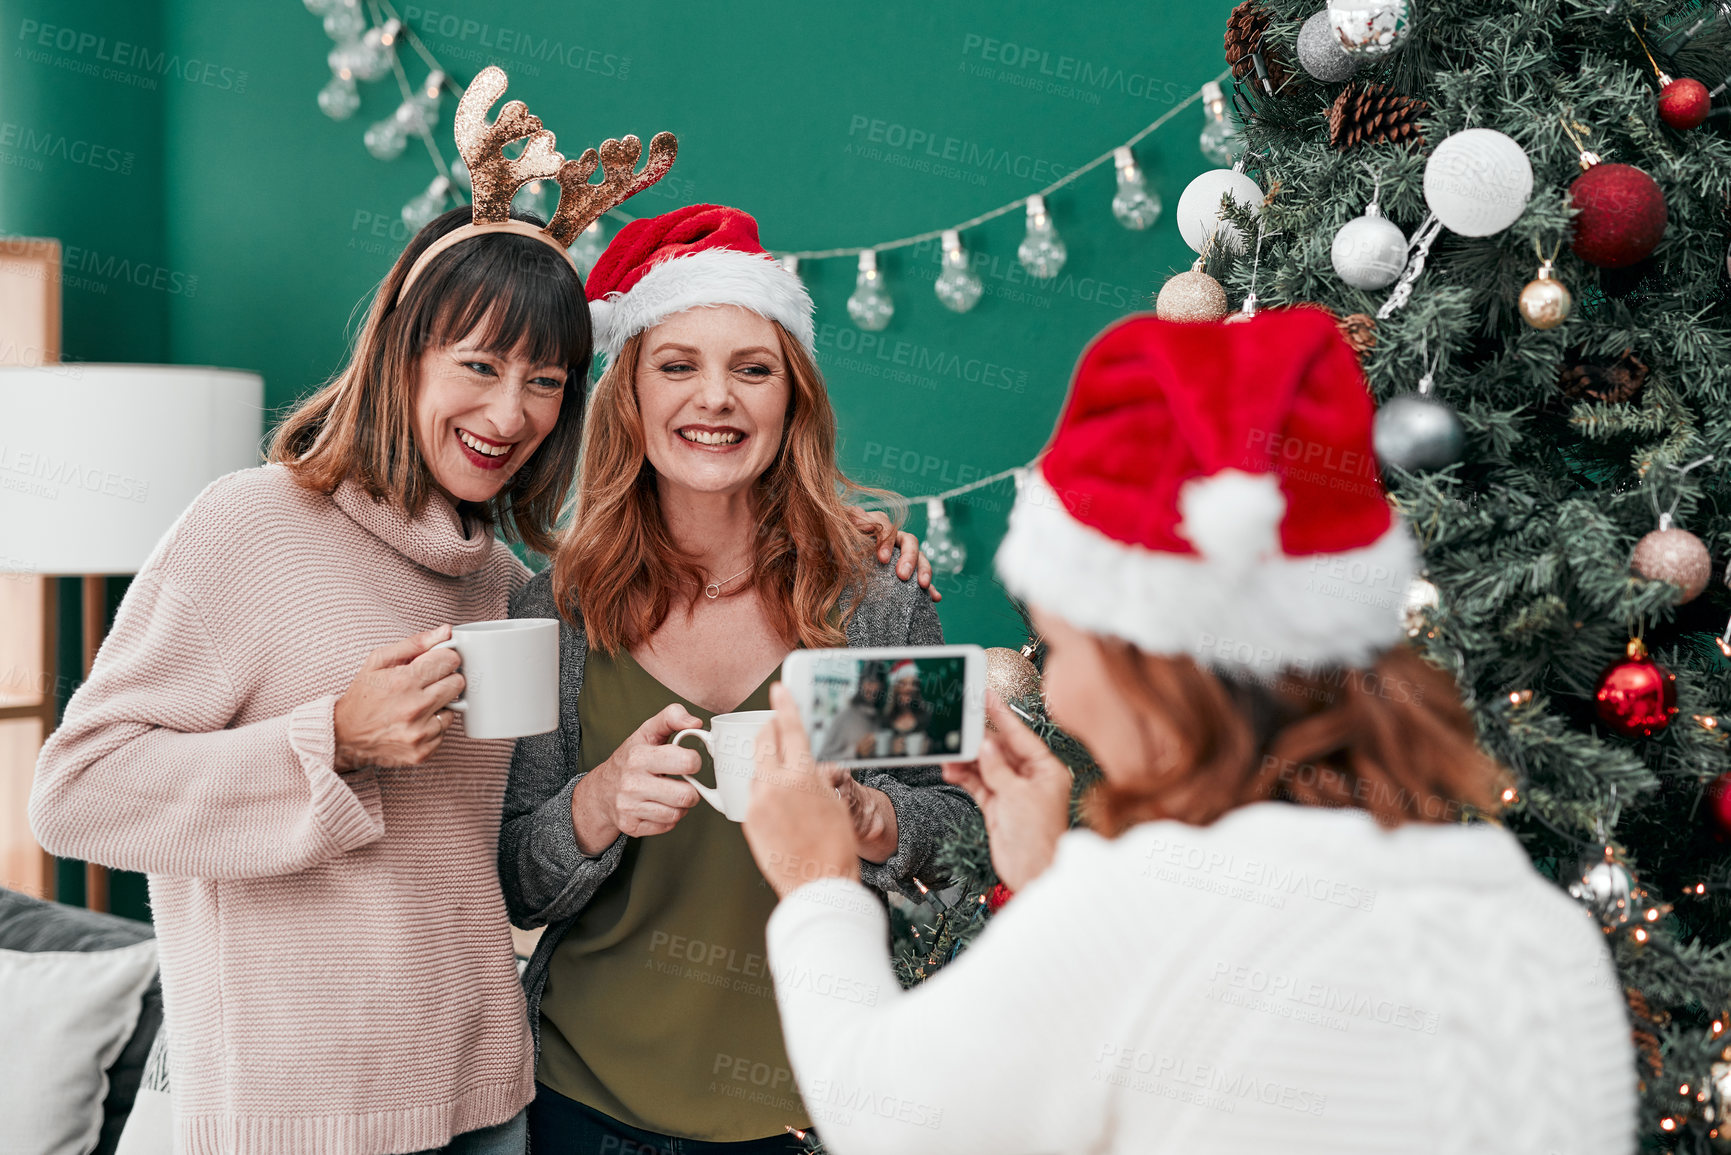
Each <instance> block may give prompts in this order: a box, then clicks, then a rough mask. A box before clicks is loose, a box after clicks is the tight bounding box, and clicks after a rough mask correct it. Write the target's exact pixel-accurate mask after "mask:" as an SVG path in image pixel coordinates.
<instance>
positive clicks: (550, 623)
mask: <svg viewBox="0 0 1731 1155" xmlns="http://www.w3.org/2000/svg"><path fill="white" fill-rule="evenodd" d="M433 648H434V649H435V650H442V649H446V648H449V649H453V650H456V651H457V654H458V656H459V657H461V658H462V659H463V666H462V670H463V682H464V689H463V696H462V697H461V698H458V699H457V700H456V701H455V702H452V703H451V709H453V710H456V711H458V712H460V713H461V714H462V715H463V733H465V734H467V735H468V736H469V737H471V738H522V737H525V736H527V735H529V734H545V733H547V732H548V731H549V730H557V729H558V728H559V619H558V618H507V619H505V620H502V621H496V622H470V623H469V624H467V625H462V626H454V627H452V629H451V640H450V641H448V642H440V643H439V644H438V645H436V646H434V647H433Z"/></svg>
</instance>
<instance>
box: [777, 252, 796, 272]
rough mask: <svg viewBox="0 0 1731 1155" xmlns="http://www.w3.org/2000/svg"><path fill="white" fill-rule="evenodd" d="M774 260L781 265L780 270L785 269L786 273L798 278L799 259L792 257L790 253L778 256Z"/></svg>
mask: <svg viewBox="0 0 1731 1155" xmlns="http://www.w3.org/2000/svg"><path fill="white" fill-rule="evenodd" d="M775 259H776V261H777V262H778V263H779V264H780V265H781V267H782V268H784V269H786V270H787V271H788V272H790V273H792V274H793V275H794V276H796V277H797V276H799V258H798V257H796V256H794V255H793V254H792V253H786V254H784V255H782V256H779V257H777V258H775Z"/></svg>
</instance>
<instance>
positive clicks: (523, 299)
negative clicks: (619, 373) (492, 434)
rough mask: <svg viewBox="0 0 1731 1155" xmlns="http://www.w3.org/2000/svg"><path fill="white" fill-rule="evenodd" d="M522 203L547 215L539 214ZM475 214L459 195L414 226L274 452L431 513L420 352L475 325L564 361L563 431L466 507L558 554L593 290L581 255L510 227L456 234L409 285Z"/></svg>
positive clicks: (501, 341)
mask: <svg viewBox="0 0 1731 1155" xmlns="http://www.w3.org/2000/svg"><path fill="white" fill-rule="evenodd" d="M512 216H513V218H514V219H516V220H521V221H526V222H528V223H530V224H535V225H540V224H541V223H542V222H541V221H540V220H539V219H538V218H536V217H535V216H534V215H533V214H530V213H514V214H512ZM471 219H472V214H471V212H470V209H469V208H468V206H463V207H461V208H455V209H452V210H451V211H449V212H447V213H445V214H443V215H441V216H439V217H438V218H436V219H435V220H433V221H432V222H431V223H430V224H428V225H427V226H426V227H425V228H423V229H421V231H420V232H418V233H416V234H415V236H414V238H413V239H412V240H411V241H410V242H409V244H408V246H407V247H406V248H404V249H403V252H402V254H401V255H400V256H398V257H397V261H396V264H394V265H392V266H391V271H390V272H389V273H388V274H386V276H385V279H384V281H383V282H382V283H381V284H380V285H379V287H378V289H377V290H376V291H375V292H374V294H373V302H372V306H371V308H369V309H368V311H367V318H366V322H365V324H364V325H363V326H362V327H361V330H360V333H359V334H358V335H357V337H356V338H355V341H354V346H353V348H352V349H351V351H350V354H349V360H348V364H347V365H345V366H343V368H342V369H341V370H340V371H339V372H338V373H337V374H336V375H335V376H334V377H332V378H331V379H330V381H329V382H327V383H326V384H325V385H324V387H323V388H321V389H319V390H318V392H316V393H314V394H313V395H312V396H310V397H308V398H306V400H304V401H302V402H301V403H300V404H299V405H297V406H296V407H295V409H294V411H293V412H291V413H290V414H289V415H288V417H287V418H285V419H284V421H283V422H282V424H281V425H279V426H278V427H277V430H276V434H275V436H274V437H273V438H272V439H271V446H270V455H269V460H271V461H273V462H280V463H281V464H283V465H286V466H288V468H289V469H290V470H291V471H292V472H293V474H294V476H295V479H296V480H297V481H299V482H300V483H301V484H302V485H305V486H307V487H308V488H311V489H317V490H321V491H323V492H326V493H330V492H333V491H335V490H336V488H337V487H338V486H339V485H341V484H342V483H343V482H344V481H347V480H352V481H354V482H355V483H356V484H358V485H360V486H361V487H362V488H364V489H365V490H366V491H367V493H368V494H369V495H371V496H372V497H373V498H374V499H376V500H384V499H394V500H395V501H396V502H398V503H399V504H400V505H401V506H402V507H403V509H404V510H406V511H407V512H408V514H409V516H410V517H418V516H420V514H421V511H422V510H423V509H424V508H425V507H426V503H427V499H428V498H429V497H430V496H431V495H432V493H433V491H434V489H435V488H436V486H435V482H434V480H433V476H432V472H431V470H429V469H428V467H427V463H426V459H425V457H424V456H423V455H422V453H421V451H420V450H419V449H418V448H417V447H416V445H415V420H414V411H415V398H416V394H417V391H418V386H419V383H420V363H421V355H422V354H423V353H425V352H426V351H427V350H429V349H437V348H442V347H444V346H447V345H451V344H455V343H456V342H458V341H460V340H463V339H465V338H468V339H471V340H474V341H475V342H476V343H477V346H478V347H479V348H482V349H484V350H486V351H487V352H489V353H492V354H494V355H495V356H500V357H505V356H512V355H517V356H522V357H524V358H527V359H528V360H530V361H532V362H534V363H535V364H536V365H563V366H564V367H565V374H566V377H565V381H566V385H565V391H564V398H563V400H562V401H561V403H560V406H559V417H558V420H557V421H556V422H555V423H554V426H553V430H552V432H551V433H549V434H548V435H547V438H546V440H545V441H543V442H542V443H541V444H540V446H539V447H537V448H536V450H535V452H534V454H533V455H532V456H530V458H529V459H528V460H527V461H525V462H523V463H522V465H520V466H519V467H518V468H517V471H516V473H514V474H512V476H511V480H510V482H509V483H507V484H506V486H505V488H504V489H503V490H501V491H500V492H499V494H498V495H497V496H496V497H494V498H493V499H492V500H491V501H488V502H486V503H485V504H474V503H470V502H463V503H460V506H459V508H460V510H461V511H462V513H463V514H464V515H465V518H466V520H468V521H470V522H472V523H476V524H478V525H480V526H482V527H484V528H487V529H491V528H492V527H494V526H495V525H496V526H498V527H499V528H500V530H501V532H502V533H503V535H504V537H505V539H506V540H507V541H520V542H522V543H523V544H525V545H527V546H528V547H529V548H530V549H533V550H535V551H536V552H538V553H543V554H545V553H551V552H552V550H553V545H554V525H555V523H556V521H557V520H558V517H559V513H560V509H561V507H562V505H563V503H564V500H565V495H566V493H567V492H568V491H569V490H570V488H571V479H572V476H573V475H574V474H575V472H576V468H577V450H578V447H579V445H580V443H581V441H582V436H583V385H584V382H585V381H586V380H587V378H588V374H589V360H590V355H591V352H592V350H593V337H592V334H591V331H590V324H589V302H588V300H587V299H586V298H585V297H584V295H583V284H582V282H581V281H580V280H579V279H578V277H577V274H576V272H575V271H574V270H573V269H572V268H571V265H570V263H569V262H568V261H566V260H565V259H564V258H563V257H561V256H560V255H559V254H558V253H556V252H554V251H553V249H552V248H550V247H549V246H548V245H546V244H544V243H542V242H541V241H537V240H535V239H534V238H532V237H522V236H517V235H514V234H511V233H491V234H483V235H481V236H477V237H473V238H471V239H469V240H466V241H464V242H462V243H461V244H458V245H454V246H452V247H451V248H449V249H447V250H445V251H444V252H443V253H440V254H439V255H438V256H436V257H434V258H433V259H432V261H431V262H429V263H428V265H427V267H426V268H424V269H422V270H421V274H420V276H418V277H416V278H415V283H414V284H413V285H410V286H409V290H408V292H406V293H404V292H402V285H403V281H404V280H405V279H406V278H407V277H408V273H409V269H410V267H411V266H413V265H414V263H415V260H416V258H418V257H419V256H420V255H421V253H423V252H425V251H426V249H427V246H429V245H431V244H432V243H433V242H434V241H436V240H438V239H439V238H440V237H442V236H444V235H445V234H446V233H448V232H450V231H451V230H452V229H455V228H457V227H459V226H461V225H464V224H468V223H469V221H470V220H471ZM399 295H400V296H401V297H402V300H401V301H399V300H398V299H397V298H398V296H399Z"/></svg>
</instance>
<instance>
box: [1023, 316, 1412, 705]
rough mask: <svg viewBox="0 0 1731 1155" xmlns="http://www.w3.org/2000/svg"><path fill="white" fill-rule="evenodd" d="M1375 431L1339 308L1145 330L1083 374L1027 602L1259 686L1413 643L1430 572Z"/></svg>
mask: <svg viewBox="0 0 1731 1155" xmlns="http://www.w3.org/2000/svg"><path fill="white" fill-rule="evenodd" d="M1374 417H1375V406H1374V405H1373V403H1372V401H1371V397H1370V393H1369V390H1368V388H1367V386H1366V383H1365V378H1364V372H1363V370H1362V369H1361V368H1360V366H1359V363H1358V358H1357V356H1356V355H1354V353H1353V351H1352V349H1351V348H1350V347H1349V346H1348V345H1347V344H1346V342H1345V341H1344V340H1343V339H1342V338H1341V337H1340V335H1339V333H1338V331H1337V330H1336V328H1335V322H1334V319H1333V317H1331V316H1330V315H1328V314H1327V313H1324V312H1322V311H1321V310H1318V309H1310V308H1294V309H1276V310H1269V311H1266V312H1263V313H1262V314H1260V315H1258V316H1257V317H1255V318H1253V319H1252V320H1250V321H1248V322H1246V323H1233V324H1225V323H1220V324H1181V323H1176V322H1169V321H1161V320H1158V319H1156V318H1154V317H1153V316H1149V315H1138V316H1135V317H1130V318H1128V319H1126V320H1124V321H1121V322H1119V323H1118V324H1116V325H1113V326H1112V327H1111V328H1109V329H1107V330H1106V331H1105V332H1104V333H1102V334H1100V336H1098V337H1097V338H1095V339H1094V341H1093V343H1092V344H1090V345H1089V346H1088V348H1087V350H1085V351H1084V352H1083V354H1082V358H1081V360H1080V361H1079V362H1078V363H1077V366H1076V374H1075V378H1074V380H1073V382H1072V384H1071V387H1070V395H1069V398H1068V399H1067V401H1066V402H1065V406H1064V411H1063V413H1062V415H1061V416H1060V417H1059V420H1058V427H1057V431H1056V432H1055V433H1054V434H1053V436H1052V441H1051V444H1050V445H1049V446H1048V447H1047V449H1046V451H1045V453H1044V454H1043V456H1042V458H1041V461H1040V464H1039V467H1038V469H1036V470H1032V471H1030V474H1029V476H1028V477H1027V478H1026V479H1025V481H1024V482H1023V484H1022V487H1021V492H1020V494H1019V495H1018V497H1017V499H1016V506H1015V509H1014V511H1013V513H1012V514H1011V517H1010V530H1009V534H1008V536H1007V537H1006V538H1005V540H1004V544H1003V546H1002V548H1001V549H1000V550H999V552H998V559H997V564H998V571H999V573H1000V575H1001V576H1002V578H1003V580H1004V583H1005V585H1007V586H1008V587H1009V589H1010V591H1011V592H1012V593H1013V594H1015V596H1017V597H1018V598H1021V599H1023V600H1024V601H1027V602H1029V603H1032V604H1033V605H1036V606H1039V607H1040V608H1041V609H1044V610H1048V611H1050V612H1052V613H1054V614H1057V615H1058V616H1059V617H1061V618H1063V619H1064V620H1065V621H1067V622H1069V623H1071V624H1072V625H1075V626H1077V627H1078V628H1081V629H1083V630H1087V631H1089V632H1091V633H1098V634H1106V635H1111V636H1113V637H1118V638H1123V639H1125V640H1127V641H1129V642H1131V643H1132V644H1134V645H1135V646H1136V647H1137V648H1139V649H1141V650H1143V651H1144V652H1148V653H1155V654H1165V655H1180V654H1190V655H1192V656H1194V657H1195V658H1196V659H1197V660H1198V661H1199V662H1201V663H1203V664H1204V665H1207V666H1210V667H1212V668H1214V669H1216V670H1219V671H1223V672H1239V673H1244V674H1250V675H1252V676H1257V675H1273V674H1276V673H1278V672H1280V671H1282V670H1306V669H1314V668H1323V667H1329V666H1362V665H1366V664H1368V663H1370V662H1371V661H1372V660H1374V658H1375V657H1376V656H1377V655H1378V654H1379V653H1381V652H1382V651H1383V650H1385V649H1387V648H1389V647H1390V646H1391V645H1393V644H1394V643H1396V642H1397V641H1399V640H1401V638H1402V637H1403V636H1404V630H1403V628H1402V625H1401V621H1400V611H1401V608H1402V606H1403V604H1404V600H1405V595H1406V590H1407V587H1408V585H1409V584H1410V582H1411V580H1412V575H1413V572H1414V570H1415V568H1416V565H1417V554H1416V550H1415V548H1414V544H1413V541H1412V537H1411V535H1410V533H1409V532H1408V530H1407V529H1406V527H1405V525H1404V524H1403V523H1401V522H1400V521H1399V520H1398V519H1396V518H1395V517H1394V515H1393V513H1392V512H1391V510H1390V508H1389V504H1388V500H1387V498H1386V496H1385V494H1384V492H1383V488H1382V481H1381V477H1380V474H1379V473H1378V470H1377V464H1376V457H1375V454H1374V452H1373V450H1372V443H1371V426H1372V421H1373V419H1374Z"/></svg>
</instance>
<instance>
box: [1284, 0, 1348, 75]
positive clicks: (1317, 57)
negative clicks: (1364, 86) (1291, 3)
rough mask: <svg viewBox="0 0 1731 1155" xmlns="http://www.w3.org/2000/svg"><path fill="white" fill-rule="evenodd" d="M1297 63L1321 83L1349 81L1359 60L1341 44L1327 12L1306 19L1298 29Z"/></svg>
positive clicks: (1325, 10) (1324, 10)
mask: <svg viewBox="0 0 1731 1155" xmlns="http://www.w3.org/2000/svg"><path fill="white" fill-rule="evenodd" d="M1298 63H1299V65H1300V66H1301V67H1303V69H1304V70H1305V71H1306V72H1308V73H1310V75H1311V76H1313V77H1314V78H1316V79H1317V80H1320V81H1322V82H1323V83H1324V84H1335V83H1338V82H1340V81H1342V80H1351V79H1352V74H1353V73H1355V72H1357V71H1358V57H1356V56H1354V55H1353V54H1352V53H1350V52H1348V51H1347V50H1346V46H1345V45H1343V44H1342V43H1341V42H1340V37H1339V36H1337V35H1336V34H1335V31H1334V24H1333V23H1332V22H1331V21H1330V20H1329V18H1328V9H1326V8H1324V9H1323V10H1322V11H1321V12H1318V13H1317V14H1316V15H1315V16H1312V17H1311V18H1310V19H1309V20H1306V21H1305V22H1304V27H1303V28H1300V29H1299V30H1298Z"/></svg>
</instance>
